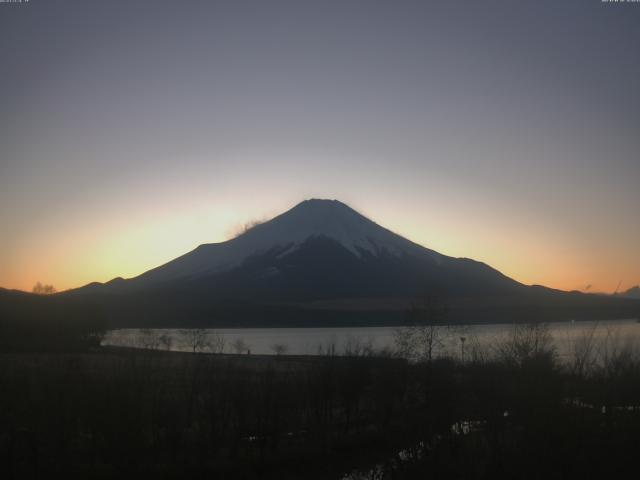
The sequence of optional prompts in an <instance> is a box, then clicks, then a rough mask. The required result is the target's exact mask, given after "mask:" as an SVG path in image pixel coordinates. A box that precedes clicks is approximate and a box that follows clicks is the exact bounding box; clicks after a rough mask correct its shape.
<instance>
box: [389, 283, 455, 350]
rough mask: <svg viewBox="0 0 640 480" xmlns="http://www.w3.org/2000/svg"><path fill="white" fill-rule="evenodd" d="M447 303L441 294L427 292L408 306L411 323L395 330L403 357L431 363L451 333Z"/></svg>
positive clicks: (396, 340) (397, 347) (398, 347)
mask: <svg viewBox="0 0 640 480" xmlns="http://www.w3.org/2000/svg"><path fill="white" fill-rule="evenodd" d="M446 317H447V307H446V303H445V302H444V300H443V299H442V297H440V296H434V295H427V296H425V297H422V298H420V299H418V300H416V301H415V302H414V303H413V304H412V305H411V308H410V309H409V318H410V319H411V321H412V324H413V325H411V326H408V327H400V328H398V329H396V330H395V331H394V343H395V344H396V349H397V351H398V354H399V355H400V356H403V357H405V358H412V359H415V360H426V361H427V362H431V361H432V360H433V358H434V357H435V355H436V354H437V353H438V351H439V350H440V349H441V348H442V347H443V346H444V341H445V339H446V337H447V336H448V335H450V334H451V333H452V331H451V329H450V328H449V326H448V325H446V324H445V320H446Z"/></svg>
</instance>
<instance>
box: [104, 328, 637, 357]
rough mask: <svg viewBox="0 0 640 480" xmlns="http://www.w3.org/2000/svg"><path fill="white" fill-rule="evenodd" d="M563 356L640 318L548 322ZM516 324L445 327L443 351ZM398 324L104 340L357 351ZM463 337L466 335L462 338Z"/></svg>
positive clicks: (225, 348) (612, 342)
mask: <svg viewBox="0 0 640 480" xmlns="http://www.w3.org/2000/svg"><path fill="white" fill-rule="evenodd" d="M547 326H548V329H549V333H550V334H551V336H552V338H553V343H554V346H555V348H556V352H557V353H558V355H559V357H560V358H572V357H573V352H574V349H575V347H576V345H579V344H581V343H584V342H585V341H586V340H587V339H588V338H590V337H591V338H593V339H594V340H595V342H594V344H595V345H596V348H598V349H601V350H602V349H608V350H612V349H614V348H620V347H624V346H633V347H634V348H635V346H637V345H640V323H638V321H637V320H635V319H630V320H613V321H602V322H559V323H551V324H548V325H547ZM514 328H515V326H514V324H489V325H468V326H465V325H461V326H456V327H440V329H439V333H438V335H439V341H438V346H439V348H438V351H437V354H439V355H445V354H446V355H452V356H457V357H459V356H461V355H464V354H466V355H467V356H468V355H471V354H472V352H473V351H474V350H475V349H477V350H483V349H484V351H488V350H490V349H491V348H492V347H494V346H495V345H497V344H499V343H500V342H501V341H504V340H506V339H508V338H509V336H510V335H511V334H512V333H513V331H514ZM396 331H397V327H344V328H334V327H332V328H220V329H205V330H200V331H198V330H193V329H119V330H112V331H110V332H108V333H107V335H106V336H105V338H104V340H103V342H102V345H105V346H122V347H136V348H152V349H165V350H173V351H193V349H194V345H195V346H196V349H197V350H198V351H204V352H214V353H222V352H224V353H245V354H246V353H251V354H259V355H273V354H276V353H286V354H290V355H317V354H327V353H334V354H337V355H343V354H345V353H352V354H358V353H362V352H364V351H367V350H369V351H371V350H373V351H380V350H384V349H387V350H393V349H395V345H396V343H395V339H396ZM462 339H464V340H462Z"/></svg>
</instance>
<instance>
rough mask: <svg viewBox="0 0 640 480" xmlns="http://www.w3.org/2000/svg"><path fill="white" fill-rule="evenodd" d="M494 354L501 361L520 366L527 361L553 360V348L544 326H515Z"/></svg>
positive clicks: (547, 330)
mask: <svg viewBox="0 0 640 480" xmlns="http://www.w3.org/2000/svg"><path fill="white" fill-rule="evenodd" d="M496 353H497V355H498V358H499V359H501V360H502V361H504V362H506V363H510V364H514V365H518V366H522V365H523V364H524V363H525V362H527V361H528V360H534V359H542V358H549V359H553V357H554V355H555V347H554V345H553V337H552V336H551V332H550V331H549V327H548V326H547V325H546V324H544V323H529V324H516V325H514V327H513V330H512V331H511V334H510V335H509V337H508V338H507V339H506V341H503V342H501V343H499V344H498V345H497V346H496Z"/></svg>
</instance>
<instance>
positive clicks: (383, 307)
mask: <svg viewBox="0 0 640 480" xmlns="http://www.w3.org/2000/svg"><path fill="white" fill-rule="evenodd" d="M64 295H66V296H76V295H82V296H89V297H91V298H93V299H95V300H96V301H97V302H99V303H101V304H102V305H103V306H104V307H105V309H106V310H107V311H108V312H110V314H109V317H111V318H113V319H114V321H117V322H124V323H125V324H126V325H127V326H128V325H131V324H132V322H133V323H135V324H136V325H147V324H153V325H171V326H177V325H182V324H185V323H188V324H194V323H195V324H207V325H218V324H220V325H225V326H236V325H238V326H239V325H249V324H250V325H265V326H267V325H268V326H273V325H292V324H295V325H311V324H313V325H328V324H343V323H348V324H354V323H355V324H380V323H394V322H401V321H403V317H404V315H405V313H404V312H406V309H407V307H408V306H409V305H410V304H411V302H412V301H413V300H415V299H416V298H422V297H425V296H437V297H440V298H444V299H446V301H447V304H448V305H449V306H450V307H451V315H450V316H451V317H452V318H453V319H454V320H455V319H458V320H460V321H470V319H471V321H489V319H490V320H491V321H508V320H511V321H513V315H518V318H526V317H530V316H531V315H535V316H540V315H541V314H542V316H544V317H545V318H546V316H548V315H547V313H548V312H549V311H551V312H556V313H558V312H560V313H562V315H564V316H565V317H566V316H567V315H570V316H573V315H574V314H577V315H579V314H580V313H579V312H578V313H576V308H578V310H584V308H583V307H586V306H587V305H589V308H588V311H589V312H592V313H593V312H594V311H598V308H596V309H595V310H594V305H592V303H593V302H594V301H596V303H597V301H600V300H601V299H595V296H588V295H583V294H577V293H567V292H560V291H556V290H551V289H546V288H543V287H535V286H534V287H529V286H525V285H523V284H521V283H519V282H517V281H515V280H513V279H510V278H508V277H506V276H505V275H503V274H502V273H500V272H498V271H497V270H495V269H493V268H491V267H489V266H488V265H486V264H484V263H481V262H477V261H474V260H471V259H467V258H453V257H448V256H446V255H442V254H440V253H438V252H435V251H433V250H430V249H428V248H425V247H423V246H421V245H418V244H416V243H413V242H411V241H409V240H407V239H406V238H404V237H402V236H400V235H397V234H395V233H393V232H391V231H390V230H387V229H386V228H384V227H381V226H380V225H378V224H376V223H375V222H373V221H371V220H369V219H368V218H366V217H365V216H363V215H361V214H359V213H358V212H356V211H355V210H353V209H352V208H350V207H348V206H347V205H345V204H344V203H341V202H339V201H337V200H318V199H312V200H306V201H303V202H302V203H300V204H298V205H296V206H295V207H293V208H292V209H290V210H288V211H287V212H285V213H283V214H281V215H279V216H277V217H275V218H273V219H271V220H270V221H268V222H265V223H262V224H259V225H256V226H255V227H253V228H251V229H249V230H248V231H246V232H245V233H243V234H241V235H239V236H237V237H236V238H233V239H231V240H228V241H226V242H222V243H212V244H205V245H200V246H199V247H197V248H196V249H194V250H193V251H191V252H189V253H186V254H185V255H182V256H180V257H178V258H176V259H174V260H172V261H170V262H168V263H165V264H164V265H160V266H158V267H156V268H154V269H152V270H149V271H147V272H145V273H143V274H141V275H139V276H137V277H134V278H131V279H127V280H125V279H122V278H117V279H114V280H111V281H110V282H107V283H104V284H101V283H92V284H89V285H86V286H85V287H82V288H79V289H76V290H71V291H69V292H67V293H65V294H64ZM556 307H560V309H559V310H558V308H556ZM562 315H560V317H559V318H558V319H560V318H562ZM555 317H558V315H556V316H555ZM555 317H554V319H555ZM456 321H457V320H456Z"/></svg>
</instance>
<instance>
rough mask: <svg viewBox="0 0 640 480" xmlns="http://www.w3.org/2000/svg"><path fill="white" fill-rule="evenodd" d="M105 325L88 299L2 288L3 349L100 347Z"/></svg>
mask: <svg viewBox="0 0 640 480" xmlns="http://www.w3.org/2000/svg"><path fill="white" fill-rule="evenodd" d="M105 328H106V322H105V320H104V316H103V314H102V313H101V310H100V309H99V308H97V307H96V306H95V305H94V304H93V303H92V302H90V301H88V300H85V299H82V298H76V299H67V298H61V297H59V296H58V295H50V294H38V295H33V294H28V293H24V292H16V291H7V290H1V289H0V352H20V351H21V352H27V351H30V352H52V351H58V352H70V351H85V350H87V349H89V348H92V347H97V346H99V344H100V340H101V338H102V335H103V333H104V332H105Z"/></svg>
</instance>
